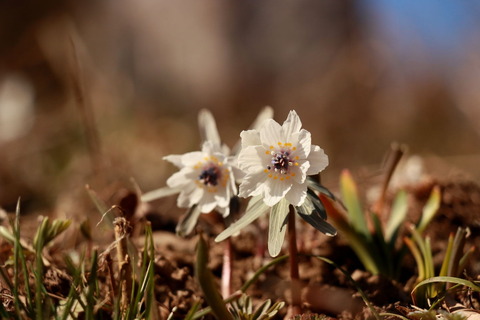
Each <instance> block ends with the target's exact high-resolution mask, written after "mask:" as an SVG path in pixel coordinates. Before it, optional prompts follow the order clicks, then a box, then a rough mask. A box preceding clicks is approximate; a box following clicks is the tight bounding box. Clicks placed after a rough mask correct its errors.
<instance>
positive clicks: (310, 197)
mask: <svg viewBox="0 0 480 320" xmlns="http://www.w3.org/2000/svg"><path fill="white" fill-rule="evenodd" d="M296 209H297V212H299V213H301V214H303V215H310V214H312V213H313V212H317V215H319V216H320V217H321V218H322V219H323V220H326V219H327V211H326V210H325V207H324V206H323V204H322V202H321V201H320V199H319V198H318V196H317V195H316V194H315V192H314V191H313V190H312V189H307V197H306V198H305V201H303V203H302V204H301V205H300V206H298V207H296Z"/></svg>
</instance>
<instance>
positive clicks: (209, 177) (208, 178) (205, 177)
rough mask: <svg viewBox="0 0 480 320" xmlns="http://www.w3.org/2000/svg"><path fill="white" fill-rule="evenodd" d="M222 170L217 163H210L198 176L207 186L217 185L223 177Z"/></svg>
mask: <svg viewBox="0 0 480 320" xmlns="http://www.w3.org/2000/svg"><path fill="white" fill-rule="evenodd" d="M221 175H222V173H221V171H220V169H219V168H218V167H217V166H215V165H210V166H207V167H205V168H203V170H202V172H201V173H200V175H199V176H198V180H200V182H201V183H203V184H204V185H205V186H216V185H217V184H218V180H219V179H220V178H221Z"/></svg>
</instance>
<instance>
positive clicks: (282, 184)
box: [263, 179, 292, 207]
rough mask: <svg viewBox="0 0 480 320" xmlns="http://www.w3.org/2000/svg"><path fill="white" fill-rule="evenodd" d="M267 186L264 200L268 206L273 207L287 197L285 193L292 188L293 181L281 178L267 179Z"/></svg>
mask: <svg viewBox="0 0 480 320" xmlns="http://www.w3.org/2000/svg"><path fill="white" fill-rule="evenodd" d="M266 186H267V187H266V188H265V198H264V199H263V202H265V204H266V205H267V206H269V207H273V206H274V205H276V204H277V203H278V202H279V201H280V200H282V199H283V197H285V194H287V192H288V191H289V190H290V189H291V188H292V183H290V182H287V181H285V180H284V181H281V180H279V179H267V182H266Z"/></svg>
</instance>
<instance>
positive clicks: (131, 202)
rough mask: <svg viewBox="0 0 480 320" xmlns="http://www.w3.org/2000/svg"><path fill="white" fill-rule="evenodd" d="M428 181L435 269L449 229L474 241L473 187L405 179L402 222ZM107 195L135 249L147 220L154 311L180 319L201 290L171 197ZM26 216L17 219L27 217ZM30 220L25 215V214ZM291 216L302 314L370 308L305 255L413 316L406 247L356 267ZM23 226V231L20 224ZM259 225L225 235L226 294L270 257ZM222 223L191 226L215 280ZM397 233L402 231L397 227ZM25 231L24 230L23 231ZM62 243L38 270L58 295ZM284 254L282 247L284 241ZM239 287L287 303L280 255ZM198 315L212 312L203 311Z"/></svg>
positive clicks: (466, 301)
mask: <svg viewBox="0 0 480 320" xmlns="http://www.w3.org/2000/svg"><path fill="white" fill-rule="evenodd" d="M434 186H439V187H440V189H441V191H442V201H441V206H440V209H439V212H438V214H437V215H436V216H435V218H434V220H433V221H432V222H431V223H430V225H429V226H428V228H427V230H426V232H427V235H428V236H429V237H430V238H431V243H432V250H433V254H434V256H433V261H434V263H435V266H436V268H437V270H438V268H439V266H440V264H441V262H442V261H443V258H444V250H445V248H446V243H447V239H448V236H449V234H451V233H455V232H456V230H457V228H459V227H463V228H468V230H469V233H470V236H469V238H468V239H467V245H466V248H469V247H471V246H474V247H476V248H478V247H479V246H480V237H478V234H479V229H480V217H479V216H478V212H479V209H480V186H478V185H477V184H476V183H474V182H473V181H470V180H468V179H466V178H461V177H458V178H454V179H448V180H441V179H437V178H433V177H430V178H429V179H427V180H422V182H421V183H417V184H414V185H409V186H408V187H407V190H408V192H409V215H408V220H409V221H410V222H412V223H415V222H417V221H418V219H419V217H420V213H421V209H422V208H423V205H424V204H425V202H426V200H427V198H428V196H429V194H430V192H431V190H432V188H433V187H434ZM109 190H110V189H109ZM107 198H109V199H110V202H111V203H109V204H117V205H119V206H120V207H121V208H122V210H119V212H122V214H123V215H124V216H125V217H126V218H127V219H128V220H129V221H130V223H131V225H132V227H133V231H132V235H131V239H132V240H133V242H134V243H135V244H136V245H137V247H138V248H141V246H142V245H143V241H144V240H143V236H142V235H141V230H142V228H143V225H144V222H145V221H146V220H149V221H150V222H151V224H152V226H153V229H154V242H155V251H156V258H155V275H156V277H155V284H156V286H155V294H156V300H157V302H158V306H159V313H160V315H161V318H162V319H167V317H168V316H169V315H170V314H171V313H172V314H173V317H172V318H171V319H184V317H185V316H186V314H187V313H188V311H189V310H190V308H191V307H192V306H193V304H194V303H195V302H196V301H202V307H206V303H205V302H204V301H203V299H202V297H203V293H202V291H201V289H200V287H199V285H198V283H197V281H196V279H195V277H194V262H195V248H196V243H197V239H198V236H197V235H192V236H190V237H186V238H180V237H178V236H176V235H175V231H174V229H175V225H176V222H177V220H178V217H179V214H181V211H179V210H178V209H175V208H174V203H175V197H169V198H165V199H162V200H157V201H155V202H153V203H151V204H149V205H148V206H146V205H145V204H141V203H140V202H139V201H138V197H137V195H136V192H134V191H133V190H126V189H118V190H114V191H113V192H111V195H110V196H109V197H107ZM391 198H392V194H388V197H387V201H386V203H387V204H388V203H390V201H391ZM27 218H28V217H26V218H25V219H26V220H25V221H28V219H27ZM233 219H235V217H233ZM30 220H32V219H31V218H30ZM297 221H298V223H297V231H298V233H297V243H298V248H299V254H300V255H299V271H300V280H301V283H302V301H303V306H302V307H303V312H304V313H305V317H304V318H305V319H306V318H307V317H306V315H307V314H309V313H316V314H321V315H325V316H327V317H331V318H337V319H344V320H347V319H366V318H372V317H373V314H372V311H371V310H370V309H369V308H368V307H367V306H366V305H365V303H364V302H363V300H362V298H361V296H360V294H359V292H358V290H357V289H356V287H355V286H354V284H352V282H351V281H350V279H348V277H346V276H345V275H344V274H343V273H342V272H341V271H340V270H339V269H338V268H335V267H333V266H331V265H329V264H327V263H325V262H323V261H321V260H319V259H317V258H316V257H312V255H318V256H322V257H325V258H328V259H330V260H332V261H334V262H335V263H336V264H337V265H338V266H340V267H341V268H342V269H343V270H345V271H346V272H347V273H348V274H350V275H351V277H352V278H353V279H354V280H355V282H356V284H357V285H358V286H359V287H360V288H361V289H362V290H363V291H364V292H365V294H366V296H367V298H368V300H369V301H370V302H371V304H372V305H373V306H374V308H375V309H376V310H377V311H378V312H381V313H390V314H399V315H403V316H408V318H413V315H412V314H410V315H409V313H410V312H412V311H415V310H416V309H415V307H414V306H413V303H412V298H411V296H410V292H411V290H412V287H413V284H414V283H415V280H416V275H417V271H416V265H415V262H414V260H413V259H412V258H411V257H410V256H409V255H408V254H407V255H406V256H405V259H404V265H403V266H402V268H401V274H400V276H399V277H398V279H397V280H392V279H388V278H386V277H383V276H379V275H372V274H370V273H369V272H367V271H365V270H364V268H363V267H362V264H361V263H360V262H359V260H358V259H357V257H356V256H355V254H354V252H353V251H352V249H351V248H350V247H349V245H348V243H347V242H346V239H345V238H344V237H343V236H342V234H338V235H337V236H336V237H328V236H325V235H323V234H321V233H320V232H318V231H316V230H314V229H313V228H312V227H311V226H310V225H308V224H306V223H304V222H303V221H300V219H298V220H297ZM25 225H27V226H26V228H27V230H28V223H25ZM267 225H268V223H267V221H266V217H262V218H260V219H259V220H258V221H257V223H255V224H252V225H250V226H248V227H247V228H245V229H244V230H243V232H241V233H240V234H239V235H238V236H236V237H233V238H231V243H232V248H233V253H232V254H233V270H232V283H231V288H232V293H233V292H234V291H236V290H238V289H239V288H240V287H241V286H242V285H243V284H244V283H245V282H246V281H247V280H248V279H250V278H251V277H252V275H253V274H254V273H255V271H257V270H258V268H260V267H261V266H263V265H265V264H266V263H268V262H270V261H271V260H272V258H271V257H269V256H268V253H266V250H265V248H266V235H267V233H268V232H267ZM31 228H33V227H31ZM222 229H223V222H222V221H221V219H219V217H218V216H216V215H215V214H213V213H212V214H209V215H202V216H201V219H200V220H199V223H198V226H197V229H196V232H199V231H200V230H201V231H202V233H203V234H204V235H205V236H206V238H207V240H208V245H209V249H210V250H209V265H208V266H209V268H210V270H211V271H212V273H213V275H214V276H215V277H216V279H217V280H218V282H219V283H220V277H221V274H222V261H223V260H222V259H223V252H224V248H225V245H226V243H225V242H221V243H215V242H214V241H213V239H214V237H215V236H216V235H217V234H218V233H219V232H220V231H221V230H222ZM93 230H94V229H93ZM403 232H406V231H405V230H403ZM26 233H28V231H25V233H24V234H26ZM66 237H69V238H72V234H67V235H66ZM108 237H111V239H112V240H113V234H112V235H110V236H109V235H107V236H106V238H107V239H108ZM73 238H75V239H77V240H76V241H74V242H73V244H72V246H73V247H74V248H79V247H81V245H83V244H85V242H88V241H86V240H85V238H84V237H81V236H80V235H78V234H77V235H75V237H73ZM82 239H83V240H82ZM60 242H61V240H60ZM63 245H64V244H63ZM96 245H97V244H96ZM108 245H109V243H108V242H107V243H106V244H105V245H101V244H100V245H99V246H100V248H99V250H100V252H102V251H103V250H107V247H108ZM10 250H11V247H10V245H9V244H7V243H6V242H3V243H2V247H1V251H0V257H1V259H2V261H7V259H8V257H9V255H10V252H11V251H10ZM62 250H65V247H62V246H61V245H59V244H58V243H55V244H54V245H53V246H52V247H51V248H50V250H49V252H48V260H49V261H50V262H51V264H50V266H49V267H48V268H47V271H46V283H45V286H46V289H47V291H48V292H49V293H51V294H52V296H58V297H64V296H66V295H67V294H68V290H69V287H70V285H71V281H72V280H71V276H69V275H68V273H67V272H66V268H65V264H64V263H63V258H62V257H63V253H62ZM107 251H108V250H107ZM103 252H105V251H103ZM284 253H286V242H285V244H284ZM282 254H283V253H282ZM105 256H108V254H107V255H105ZM113 257H114V255H113ZM109 263H111V261H110V262H109V261H108V259H103V260H101V268H100V270H99V278H100V279H102V281H103V282H104V289H103V290H105V296H106V297H108V295H109V293H108V288H109V281H110V280H109V276H108V275H109V272H108V270H109ZM479 274H480V263H478V253H477V252H475V253H474V255H473V259H471V263H470V264H468V265H467V267H466V269H465V270H464V272H463V273H462V277H465V278H467V279H472V280H478V279H480V278H479V276H478V275H479ZM247 294H248V295H249V296H251V297H252V298H253V301H254V305H258V304H259V303H261V302H263V301H265V300H266V299H271V300H272V301H280V300H281V301H285V302H287V305H288V302H289V301H290V298H289V294H290V285H289V265H288V260H285V261H284V262H281V263H279V264H277V265H275V266H274V267H272V268H271V269H269V270H267V271H266V272H265V273H264V274H262V275H261V276H260V277H259V278H258V280H257V281H256V282H255V283H254V284H253V286H252V287H250V288H249V289H248V290H247ZM0 297H1V300H2V302H3V305H4V306H5V307H6V308H7V310H12V308H13V307H14V305H13V301H12V298H11V293H10V292H8V289H7V286H6V285H5V284H2V288H1V295H0ZM449 298H450V299H451V300H452V301H453V302H454V303H457V304H460V306H462V308H463V309H473V310H478V309H479V306H480V302H479V301H480V300H479V294H478V292H477V293H475V292H472V291H468V290H459V291H458V292H455V293H453V294H452V295H451V296H450V297H449ZM452 301H450V303H447V302H444V303H443V304H442V305H441V307H442V308H445V309H448V307H449V305H452ZM286 312H287V307H284V308H283V309H282V310H281V311H280V312H279V313H278V314H277V315H276V316H275V318H274V319H283V318H284V317H285V315H286ZM475 312H476V311H475ZM205 319H214V318H213V316H211V315H208V316H206V317H205Z"/></svg>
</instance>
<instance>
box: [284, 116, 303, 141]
mask: <svg viewBox="0 0 480 320" xmlns="http://www.w3.org/2000/svg"><path fill="white" fill-rule="evenodd" d="M282 128H283V133H284V134H285V137H287V139H288V137H290V136H291V135H292V134H294V133H296V132H299V131H300V129H301V128H302V121H300V117H299V116H298V114H297V112H296V111H295V110H291V111H290V112H289V114H288V117H287V120H285V122H284V123H283V125H282Z"/></svg>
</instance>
